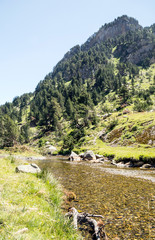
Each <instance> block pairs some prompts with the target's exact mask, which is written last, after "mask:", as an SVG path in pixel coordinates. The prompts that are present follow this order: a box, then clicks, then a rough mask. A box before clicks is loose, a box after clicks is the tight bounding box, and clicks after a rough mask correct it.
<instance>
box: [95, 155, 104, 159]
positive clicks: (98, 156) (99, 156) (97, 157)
mask: <svg viewBox="0 0 155 240" xmlns="http://www.w3.org/2000/svg"><path fill="white" fill-rule="evenodd" d="M95 156H96V159H99V158H103V155H99V154H95Z"/></svg>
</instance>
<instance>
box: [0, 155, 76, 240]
mask: <svg viewBox="0 0 155 240" xmlns="http://www.w3.org/2000/svg"><path fill="white" fill-rule="evenodd" d="M0 161H1V168H0V239H24V240H25V239H26V240H31V239H37V240H43V239H58V240H59V239H60V240H61V239H66V240H67V239H79V238H78V235H77V233H75V231H74V229H73V228H72V227H71V226H70V224H69V222H68V221H67V220H66V219H65V218H64V216H63V215H62V212H61V203H62V193H61V190H60V187H59V186H58V183H57V182H56V180H55V179H53V177H52V176H51V175H49V174H47V175H46V176H45V177H44V178H42V177H41V178H37V177H36V176H35V175H32V174H24V173H23V174H17V173H15V164H14V163H11V162H10V159H1V160H0ZM23 229H26V230H25V231H23V232H21V233H20V232H19V231H20V230H23Z"/></svg>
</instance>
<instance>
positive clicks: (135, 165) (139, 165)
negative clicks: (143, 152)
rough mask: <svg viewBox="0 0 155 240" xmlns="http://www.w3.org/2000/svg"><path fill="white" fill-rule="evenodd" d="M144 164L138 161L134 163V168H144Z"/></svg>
mask: <svg viewBox="0 0 155 240" xmlns="http://www.w3.org/2000/svg"><path fill="white" fill-rule="evenodd" d="M143 164H144V162H142V161H138V162H134V167H141V166H143Z"/></svg>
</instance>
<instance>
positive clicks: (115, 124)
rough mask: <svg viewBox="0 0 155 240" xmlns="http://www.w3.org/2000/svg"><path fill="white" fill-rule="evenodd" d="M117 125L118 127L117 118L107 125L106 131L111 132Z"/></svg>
mask: <svg viewBox="0 0 155 240" xmlns="http://www.w3.org/2000/svg"><path fill="white" fill-rule="evenodd" d="M117 125H118V119H117V118H114V119H112V120H110V122H109V123H108V125H107V129H108V131H111V130H113V129H114V127H115V126H117Z"/></svg>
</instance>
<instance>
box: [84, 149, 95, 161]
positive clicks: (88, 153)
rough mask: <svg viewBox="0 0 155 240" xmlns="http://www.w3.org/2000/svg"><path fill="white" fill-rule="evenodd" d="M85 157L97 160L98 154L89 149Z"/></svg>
mask: <svg viewBox="0 0 155 240" xmlns="http://www.w3.org/2000/svg"><path fill="white" fill-rule="evenodd" d="M84 159H88V160H96V156H95V154H94V153H93V151H87V152H85V153H84Z"/></svg>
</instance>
